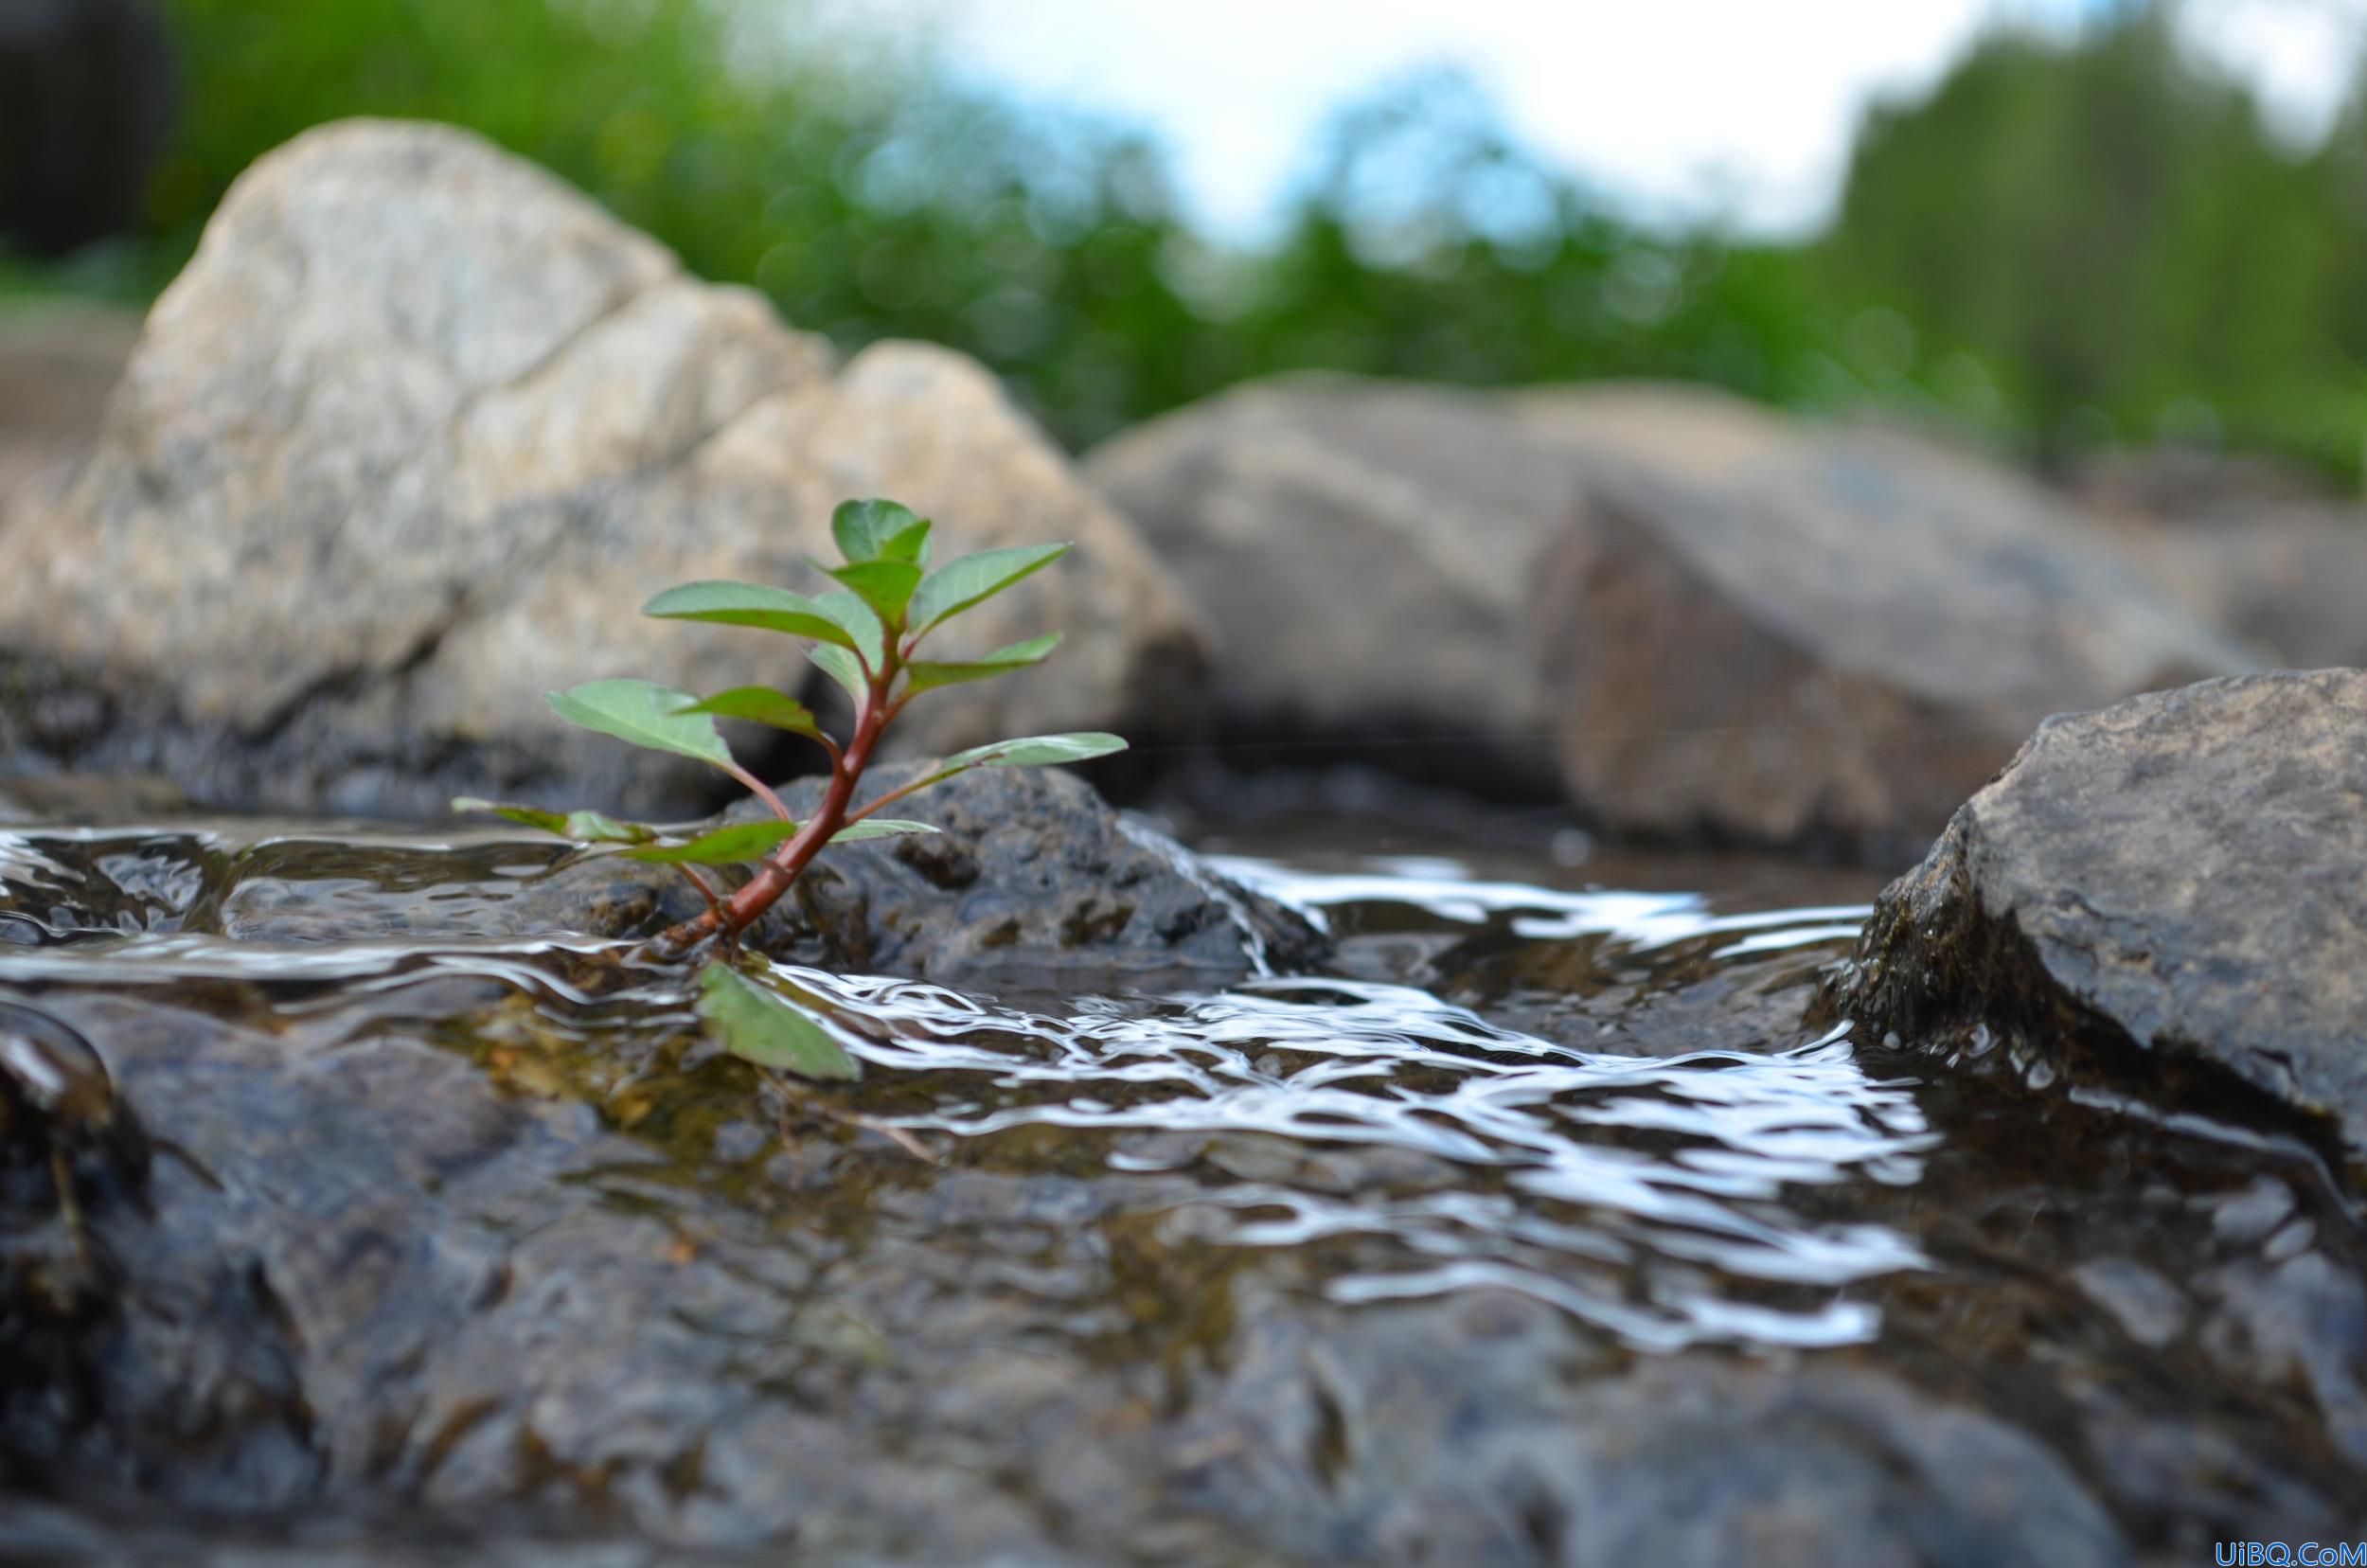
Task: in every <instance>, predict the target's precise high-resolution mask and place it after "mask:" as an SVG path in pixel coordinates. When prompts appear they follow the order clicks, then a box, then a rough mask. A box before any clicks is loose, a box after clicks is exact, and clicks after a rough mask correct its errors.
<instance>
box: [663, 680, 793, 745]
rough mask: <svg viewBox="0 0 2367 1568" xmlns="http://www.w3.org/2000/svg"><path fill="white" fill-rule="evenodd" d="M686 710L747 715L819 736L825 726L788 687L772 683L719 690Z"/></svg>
mask: <svg viewBox="0 0 2367 1568" xmlns="http://www.w3.org/2000/svg"><path fill="white" fill-rule="evenodd" d="M682 711H683V712H685V713H711V714H714V715H715V716H716V717H717V718H719V719H745V720H747V721H748V722H750V723H755V724H770V725H772V726H773V727H774V729H778V730H787V731H789V732H790V733H791V734H792V735H812V736H819V735H820V734H821V733H822V730H821V727H820V726H819V725H817V724H816V723H815V722H814V717H813V710H812V709H810V708H809V707H807V706H806V704H803V703H801V702H799V701H798V700H797V699H796V698H794V697H792V696H791V695H790V694H789V693H788V692H786V691H775V690H774V689H773V688H772V687H771V686H734V687H732V688H731V689H730V690H729V691H719V692H717V693H716V694H715V695H714V696H712V697H709V698H707V699H705V700H704V701H703V702H697V703H693V704H690V705H689V706H688V707H686V708H684V709H683V710H682Z"/></svg>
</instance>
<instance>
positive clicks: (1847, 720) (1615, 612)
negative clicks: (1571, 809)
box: [1086, 379, 2265, 859]
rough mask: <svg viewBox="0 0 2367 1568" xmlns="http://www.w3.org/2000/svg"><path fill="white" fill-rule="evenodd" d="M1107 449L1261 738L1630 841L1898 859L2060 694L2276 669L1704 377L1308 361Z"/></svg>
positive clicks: (2029, 503) (1983, 509) (1869, 455)
mask: <svg viewBox="0 0 2367 1568" xmlns="http://www.w3.org/2000/svg"><path fill="white" fill-rule="evenodd" d="M1086 472H1087V473H1088V475H1089V476H1090V477H1091V478H1092V479H1093V480H1094V482H1095V484H1097V485H1099V486H1100V487H1101V488H1102V489H1103V490H1104V491H1105V492H1106V493H1108V494H1109V495H1110V496H1111V498H1112V500H1114V501H1115V502H1116V503H1117V504H1118V506H1119V507H1120V508H1121V509H1123V510H1125V511H1126V512H1127V513H1128V515H1129V516H1130V517H1132V518H1133V519H1134V520H1135V521H1136V523H1137V524H1138V525H1139V526H1141V527H1142V528H1143V530H1144V532H1145V533H1146V534H1147V535H1148V537H1149V539H1150V541H1151V542H1152V543H1153V544H1154V546H1155V547H1156V548H1157V549H1158V550H1159V551H1160V553H1161V555H1162V556H1163V558H1165V559H1166V561H1167V562H1168V564H1169V565H1170V566H1171V567H1172V568H1173V569H1174V570H1175V572H1176V574H1177V575H1178V576H1179V577H1180V578H1182V579H1183V580H1184V582H1185V584H1186V585H1187V586H1188V587H1189V588H1190V589H1191V590H1192V591H1193V592H1194V594H1195V595H1196V596H1197V597H1198V598H1199V599H1200V601H1201V603H1203V604H1204V605H1206V606H1207V607H1208V610H1209V613H1210V615H1212V617H1213V618H1214V620H1215V621H1216V623H1217V629H1218V632H1219V635H1220V637H1221V639H1222V642H1223V645H1224V650H1225V656H1224V657H1223V659H1222V660H1221V661H1220V663H1219V670H1218V674H1217V684H1216V701H1217V704H1218V709H1219V721H1220V722H1221V723H1222V724H1223V725H1224V726H1225V728H1226V729H1227V730H1228V731H1229V732H1230V733H1231V734H1232V735H1233V736H1234V737H1235V738H1237V739H1252V740H1271V739H1277V738H1280V739H1288V740H1290V741H1291V742H1292V743H1293V744H1294V746H1295V747H1297V748H1298V749H1296V750H1294V751H1292V752H1291V753H1290V754H1288V755H1290V756H1320V755H1322V753H1323V752H1324V751H1325V750H1326V747H1327V748H1328V749H1329V750H1330V751H1332V752H1335V753H1337V754H1339V755H1343V756H1346V757H1353V758H1354V759H1356V760H1360V761H1365V762H1369V763H1373V764H1376V765H1379V766H1383V767H1389V768H1394V769H1397V770H1399V771H1407V772H1416V773H1427V774H1431V775H1441V774H1444V775H1447V776H1450V777H1456V778H1459V779H1460V780H1461V781H1463V782H1467V783H1476V784H1479V785H1482V786H1484V787H1487V788H1491V789H1497V790H1515V791H1522V792H1527V793H1554V792H1556V791H1557V787H1559V788H1566V791H1567V793H1568V794H1569V795H1570V797H1571V798H1572V799H1574V800H1575V802H1576V803H1577V805H1578V806H1579V807H1581V808H1582V809H1583V810H1584V811H1586V812H1587V813H1589V814H1590V815H1591V816H1592V817H1593V819H1594V820H1595V821H1596V822H1598V823H1599V824H1601V825H1602V826H1604V827H1607V828H1609V829H1612V830H1613V831H1615V832H1621V833H1627V834H1633V835H1641V836H1647V837H1660V838H1700V837H1707V838H1712V839H1723V840H1730V841H1744V842H1753V843H1765V844H1798V843H1802V842H1804V841H1805V842H1823V843H1824V844H1827V845H1830V846H1835V847H1839V848H1842V849H1845V850H1857V851H1860V852H1868V853H1872V854H1874V855H1876V856H1878V857H1882V858H1898V859H1904V858H1905V857H1907V856H1911V855H1912V854H1913V853H1914V852H1915V850H1916V849H1917V848H1919V847H1920V846H1921V845H1922V844H1924V843H1925V842H1928V840H1929V839H1930V837H1931V834H1932V833H1933V832H1935V831H1937V830H1938V829H1939V827H1940V825H1941V824H1942V823H1943V822H1945V821H1946V820H1947V817H1948V813H1949V811H1951V810H1953V809H1954V807H1955V805H1956V803H1957V802H1958V801H1960V800H1962V799H1963V798H1964V797H1965V796H1966V795H1967V793H1970V792H1971V791H1972V790H1974V789H1976V788H1978V787H1979V785H1980V783H1981V781H1982V780H1983V779H1984V778H1985V777H1987V776H1988V775H1989V774H1990V773H1992V772H1994V771H1995V770H1996V769H1997V768H1998V767H1999V766H2000V765H2001V764H2002V763H2003V762H2004V761H2005V760H2006V758H2008V757H2011V756H2012V755H2013V749H2014V747H2015V745H2016V744H2018V743H2019V741H2020V739H2021V737H2022V736H2024V735H2026V734H2027V733H2029V729H2030V726H2031V725H2032V724H2034V723H2036V722H2038V720H2039V719H2040V718H2043V717H2044V716H2045V715H2047V714H2049V713H2053V712H2057V711H2060V710H2063V709H2066V708H2075V707H2082V706H2091V705H2094V704H2100V703H2107V702H2110V701H2113V700H2116V699H2118V698H2121V697H2125V696H2127V695H2130V694H2131V693H2134V692H2138V691H2143V690H2146V689H2149V688H2152V687H2157V686H2169V685H2178V684H2182V683H2184V682H2187V681H2191V680H2196V679H2200V678H2203V677H2206V676H2211V675H2220V674H2231V673H2236V672H2240V671H2243V670H2248V669H2252V668H2259V667H2260V666H2261V665H2262V664H2263V663H2264V662H2265V661H2264V660H2263V659H2262V658H2261V657H2260V656H2259V655H2258V654H2257V653H2255V652H2254V651H2253V650H2251V649H2250V648H2248V647H2246V646H2243V645H2241V644H2239V643H2237V642H2236V641H2235V640H2234V639H2233V638H2231V637H2229V636H2227V635H2225V634H2224V633H2220V632H2218V631H2216V630H2215V629H2214V628H2213V627H2211V626H2209V625H2207V624H2205V622H2204V621H2203V620H2201V619H2200V618H2198V616H2197V615H2195V614H2194V613H2193V612H2192V611H2191V610H2190V609H2189V608H2188V607H2187V606H2185V605H2183V604H2181V603H2180V602H2179V601H2178V599H2177V598H2176V597H2174V596H2173V595H2171V594H2170V593H2167V592H2165V591H2164V590H2163V589H2162V587H2161V586H2159V585H2157V584H2156V583H2154V582H2152V581H2150V580H2149V579H2146V578H2145V576H2144V575H2143V574H2141V573H2139V572H2138V571H2136V570H2134V569H2132V568H2131V567H2130V566H2129V565H2128V564H2127V562H2126V561H2123V560H2122V559H2120V557H2119V556H2118V555H2116V554H2115V553H2114V551H2113V550H2112V548H2111V546H2110V544H2109V541H2107V540H2106V539H2104V538H2103V537H2102V536H2101V535H2100V533H2099V532H2098V530H2097V529H2096V528H2095V526H2093V524H2092V522H2091V520H2090V519H2088V518H2086V517H2084V516H2083V515H2081V514H2079V513H2078V512H2076V511H2075V510H2074V509H2073V508H2071V507H2070V506H2068V505H2066V504H2064V503H2062V502H2061V501H2060V500H2058V499H2056V498H2054V497H2052V496H2050V495H2049V494H2048V493H2046V492H2045V491H2043V490H2040V489H2038V487H2037V486H2035V485H2033V484H2031V483H2028V482H2026V481H2024V480H2022V479H2020V478H2019V477H2018V476H2015V475H2013V474H2011V473H2009V472H2006V471H2004V470H2002V469H2000V468H1998V467H1996V466H1995V465H1992V464H1989V463H1987V462H1984V461H1982V460H1980V459H1977V458H1974V457H1971V456H1968V455H1965V454H1956V453H1952V452H1949V451H1947V450H1944V449H1942V448H1940V447H1938V446H1936V445H1933V444H1931V443H1929V442H1925V441H1922V440H1918V439H1914V438H1912V437H1907V436H1904V435H1898V434H1888V433H1882V432H1878V431H1873V430H1864V429H1854V428H1846V427H1821V426H1814V425H1809V424H1805V423H1803V422H1800V421H1797V420H1793V419H1786V418H1784V417H1781V416H1778V415H1775V414H1772V413H1771V412H1768V411H1767V410H1765V409H1762V408H1759V407H1757V406H1756V405H1753V404H1751V403H1748V402H1745V401H1741V400H1739V399H1736V398H1733V397H1729V396H1727V395H1725V394H1722V393H1717V392H1711V391H1705V390H1701V389H1699V388H1694V389H1683V388H1677V387H1668V386H1653V385H1645V384H1621V383H1606V384H1603V385H1600V386H1594V387H1586V388H1552V389H1545V390H1539V391H1528V392H1518V393H1496V394H1484V393H1472V392H1465V391H1457V390H1451V389H1447V388H1438V387H1417V386H1410V385H1387V384H1379V383H1358V382H1354V381H1348V380H1343V379H1304V380H1296V381H1289V382H1283V383H1272V384H1268V385H1262V386H1253V387H1249V388H1245V389H1241V390H1238V391H1236V392H1233V393H1229V394H1227V395H1226V396H1224V397H1221V398H1219V399H1215V400H1212V401H1209V402H1207V403H1204V404H1201V405H1200V406H1198V407H1196V408H1192V409H1187V410H1184V412H1182V413H1180V414H1177V415H1173V416H1170V417H1169V418H1167V419H1161V420H1158V421H1155V422H1153V423H1152V424H1150V425H1148V426H1146V427H1144V428H1143V429H1141V430H1139V431H1135V432H1133V433H1130V434H1129V435H1127V436H1123V437H1118V438H1117V439H1116V440H1114V441H1112V442H1111V443H1109V444H1108V445H1106V446H1104V447H1102V448H1101V449H1099V450H1098V451H1096V452H1095V453H1094V454H1091V456H1090V457H1089V458H1088V459H1087V462H1086ZM1354 742H1361V743H1354ZM1556 769H1557V772H1558V780H1557V779H1556V778H1555V777H1554V776H1553V775H1554V772H1555V771H1556Z"/></svg>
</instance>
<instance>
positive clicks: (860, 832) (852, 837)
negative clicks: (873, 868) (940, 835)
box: [830, 817, 942, 844]
mask: <svg viewBox="0 0 2367 1568" xmlns="http://www.w3.org/2000/svg"><path fill="white" fill-rule="evenodd" d="M941 830H942V829H936V828H932V827H930V826H929V825H928V824H927V823H925V822H902V821H899V820H898V819H897V818H895V817H865V818H863V820H862V821H861V822H857V823H851V824H849V825H848V826H846V827H845V828H841V829H839V830H838V831H837V832H835V833H832V834H831V835H830V842H831V843H832V844H860V843H862V842H863V840H864V839H883V838H902V837H904V836H905V835H907V834H910V833H934V832H939V831H941Z"/></svg>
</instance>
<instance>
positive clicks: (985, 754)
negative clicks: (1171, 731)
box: [945, 730, 1126, 769]
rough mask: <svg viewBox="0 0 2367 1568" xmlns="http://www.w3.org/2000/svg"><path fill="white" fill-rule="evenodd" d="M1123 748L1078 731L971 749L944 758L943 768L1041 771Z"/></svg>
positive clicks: (1109, 738) (1121, 744) (1110, 740)
mask: <svg viewBox="0 0 2367 1568" xmlns="http://www.w3.org/2000/svg"><path fill="white" fill-rule="evenodd" d="M1125 749H1126V742H1125V741H1124V740H1121V739H1118V738H1117V737H1116V736H1114V735H1104V734H1102V733H1101V732H1100V731H1098V730H1079V731H1077V732H1076V733H1075V734H1071V735H1028V736H1022V737H1021V738H1020V739H1016V740H997V741H995V742H994V743H993V744H991V745H986V746H972V747H970V750H968V751H961V752H955V753H954V754H953V755H952V756H951V757H947V758H946V759H945V765H946V766H947V767H948V768H952V769H963V768H1041V767H1049V766H1051V765H1052V764H1054V763H1059V762H1089V761H1091V760H1093V758H1095V757H1108V756H1109V755H1110V754H1111V753H1112V752H1122V751H1124V750H1125Z"/></svg>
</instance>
